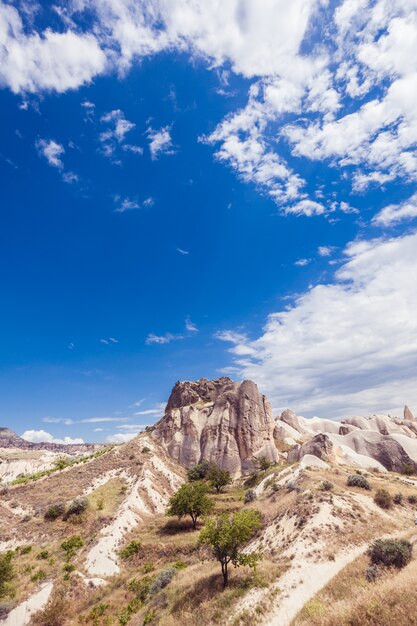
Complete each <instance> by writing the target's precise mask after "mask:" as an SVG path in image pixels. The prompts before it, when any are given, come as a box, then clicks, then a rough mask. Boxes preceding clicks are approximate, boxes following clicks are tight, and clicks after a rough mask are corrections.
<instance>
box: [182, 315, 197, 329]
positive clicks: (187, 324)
mask: <svg viewBox="0 0 417 626" xmlns="http://www.w3.org/2000/svg"><path fill="white" fill-rule="evenodd" d="M185 330H187V331H188V332H189V333H198V327H197V326H196V324H194V323H193V322H192V321H191V320H190V318H189V317H187V318H186V319H185Z"/></svg>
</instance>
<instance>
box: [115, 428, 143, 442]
mask: <svg viewBox="0 0 417 626" xmlns="http://www.w3.org/2000/svg"><path fill="white" fill-rule="evenodd" d="M139 432H140V431H139V430H138V431H137V432H134V433H115V434H113V435H109V436H108V437H107V441H108V442H109V443H126V442H127V441H130V440H131V439H134V438H135V437H136V435H138V434H139Z"/></svg>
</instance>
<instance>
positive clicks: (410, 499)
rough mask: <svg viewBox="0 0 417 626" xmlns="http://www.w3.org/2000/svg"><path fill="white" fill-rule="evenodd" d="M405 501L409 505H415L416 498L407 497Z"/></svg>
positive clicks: (416, 502)
mask: <svg viewBox="0 0 417 626" xmlns="http://www.w3.org/2000/svg"><path fill="white" fill-rule="evenodd" d="M407 500H408V502H409V503H410V504H417V496H408V498H407Z"/></svg>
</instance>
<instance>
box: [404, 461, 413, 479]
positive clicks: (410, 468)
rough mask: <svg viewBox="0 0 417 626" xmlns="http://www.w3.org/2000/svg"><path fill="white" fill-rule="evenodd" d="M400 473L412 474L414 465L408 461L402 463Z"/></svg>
mask: <svg viewBox="0 0 417 626" xmlns="http://www.w3.org/2000/svg"><path fill="white" fill-rule="evenodd" d="M402 473H403V474H405V475H406V476H411V475H412V474H414V467H413V466H412V465H411V464H410V463H404V465H403V468H402Z"/></svg>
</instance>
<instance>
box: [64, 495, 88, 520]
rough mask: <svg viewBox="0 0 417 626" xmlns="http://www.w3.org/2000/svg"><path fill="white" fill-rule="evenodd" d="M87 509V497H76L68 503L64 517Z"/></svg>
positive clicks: (66, 517) (79, 513) (78, 513)
mask: <svg viewBox="0 0 417 626" xmlns="http://www.w3.org/2000/svg"><path fill="white" fill-rule="evenodd" d="M87 509H88V499H87V498H82V497H78V498H75V499H74V500H73V501H72V502H71V504H70V505H69V507H68V509H67V512H66V514H65V519H68V518H69V517H70V516H71V515H81V513H84V511H86V510H87Z"/></svg>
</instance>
